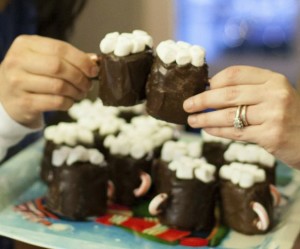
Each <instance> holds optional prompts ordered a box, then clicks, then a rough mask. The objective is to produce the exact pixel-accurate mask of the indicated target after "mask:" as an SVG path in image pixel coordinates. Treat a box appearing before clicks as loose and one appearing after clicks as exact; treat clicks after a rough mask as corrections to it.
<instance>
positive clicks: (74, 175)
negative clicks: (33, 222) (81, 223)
mask: <svg viewBox="0 0 300 249" xmlns="http://www.w3.org/2000/svg"><path fill="white" fill-rule="evenodd" d="M52 172H53V180H52V181H51V183H50V184H49V188H48V193H47V195H46V207H47V208H48V209H49V210H50V211H52V212H54V213H56V214H58V215H60V216H63V217H65V218H68V219H74V220H84V219H86V218H88V217H91V216H99V215H103V214H104V213H105V212H106V207H107V181H108V169H107V167H100V166H95V165H91V164H90V163H79V162H78V163H75V164H74V165H72V166H67V165H63V166H61V167H55V168H54V167H53V169H52Z"/></svg>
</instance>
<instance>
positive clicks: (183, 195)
mask: <svg viewBox="0 0 300 249" xmlns="http://www.w3.org/2000/svg"><path fill="white" fill-rule="evenodd" d="M153 172H154V173H153V174H154V176H153V178H154V181H155V182H154V183H155V184H156V191H157V193H158V195H157V196H156V197H154V198H153V199H152V201H151V202H150V204H149V212H150V213H151V214H152V215H157V217H158V219H159V221H160V223H162V224H163V225H167V226H170V227H173V228H177V229H182V230H193V231H206V230H207V231H208V230H210V229H211V228H212V227H213V226H214V223H215V216H214V210H215V194H216V190H217V188H216V186H217V182H216V178H215V173H216V168H215V166H213V165H211V164H208V163H206V162H205V160H202V159H199V158H192V157H186V156H181V157H179V158H177V159H174V160H172V161H171V162H167V161H164V160H162V159H159V160H157V161H156V162H155V164H154V165H153Z"/></svg>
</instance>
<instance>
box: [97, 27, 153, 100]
mask: <svg viewBox="0 0 300 249" xmlns="http://www.w3.org/2000/svg"><path fill="white" fill-rule="evenodd" d="M152 46H153V41H152V38H151V36H149V35H148V34H147V33H146V32H144V31H141V30H134V31H133V32H132V33H122V34H119V33H118V32H114V33H109V34H107V35H106V36H105V37H104V39H103V40H102V41H101V42H100V51H101V55H100V66H101V67H100V68H101V70H100V75H99V97H100V99H101V100H102V101H103V104H104V105H111V106H132V105H136V104H139V103H140V102H141V101H142V100H144V99H145V85H146V81H147V78H148V74H149V72H150V68H151V65H152V61H153V55H152Z"/></svg>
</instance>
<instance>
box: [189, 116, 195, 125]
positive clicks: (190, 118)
mask: <svg viewBox="0 0 300 249" xmlns="http://www.w3.org/2000/svg"><path fill="white" fill-rule="evenodd" d="M196 122H197V118H196V117H195V116H189V117H188V123H189V124H190V125H193V124H195V123H196Z"/></svg>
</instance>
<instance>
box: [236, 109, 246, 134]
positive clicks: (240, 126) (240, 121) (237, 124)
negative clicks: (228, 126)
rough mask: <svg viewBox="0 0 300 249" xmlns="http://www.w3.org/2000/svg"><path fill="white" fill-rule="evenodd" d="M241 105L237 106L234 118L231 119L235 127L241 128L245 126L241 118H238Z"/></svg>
mask: <svg viewBox="0 0 300 249" xmlns="http://www.w3.org/2000/svg"><path fill="white" fill-rule="evenodd" d="M242 107H243V106H242V105H239V106H238V108H237V110H236V113H235V117H234V120H233V126H234V128H236V129H243V128H244V127H245V125H244V123H243V121H242V119H241V118H240V116H241V110H242Z"/></svg>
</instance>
